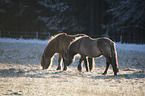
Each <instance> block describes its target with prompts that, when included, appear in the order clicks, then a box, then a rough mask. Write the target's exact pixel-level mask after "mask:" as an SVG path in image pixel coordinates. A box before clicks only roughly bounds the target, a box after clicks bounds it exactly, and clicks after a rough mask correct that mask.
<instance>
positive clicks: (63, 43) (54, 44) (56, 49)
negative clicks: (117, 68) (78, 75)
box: [41, 33, 93, 71]
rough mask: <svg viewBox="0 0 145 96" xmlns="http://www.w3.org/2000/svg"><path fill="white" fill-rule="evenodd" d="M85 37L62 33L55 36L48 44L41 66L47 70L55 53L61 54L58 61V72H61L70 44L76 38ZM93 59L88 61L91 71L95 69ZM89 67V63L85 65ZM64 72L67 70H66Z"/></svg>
mask: <svg viewBox="0 0 145 96" xmlns="http://www.w3.org/2000/svg"><path fill="white" fill-rule="evenodd" d="M79 36H85V35H84V34H77V35H67V34H66V33H60V34H58V35H56V36H54V37H53V38H52V39H50V41H49V42H48V44H47V46H46V48H45V49H44V52H43V54H42V57H41V66H42V67H43V69H47V68H48V67H49V66H50V62H51V58H52V57H53V55H54V54H55V53H58V54H59V59H58V67H57V70H61V66H62V65H61V60H62V59H63V57H64V52H65V51H66V50H67V48H68V46H69V44H70V42H72V41H73V40H74V39H75V38H76V37H79ZM92 60H93V59H91V58H89V59H88V61H89V63H90V71H91V70H92V69H93V64H92V62H91V61H92ZM85 65H87V63H86V64H85ZM64 70H66V69H65V68H64ZM86 71H88V67H86Z"/></svg>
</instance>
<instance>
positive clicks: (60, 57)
mask: <svg viewBox="0 0 145 96" xmlns="http://www.w3.org/2000/svg"><path fill="white" fill-rule="evenodd" d="M61 60H62V56H61V55H60V54H59V59H58V67H57V69H56V70H61V66H62V65H61Z"/></svg>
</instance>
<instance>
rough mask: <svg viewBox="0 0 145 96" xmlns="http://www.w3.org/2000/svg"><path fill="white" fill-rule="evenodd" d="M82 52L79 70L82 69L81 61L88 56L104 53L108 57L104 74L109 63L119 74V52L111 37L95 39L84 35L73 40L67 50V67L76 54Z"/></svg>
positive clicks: (115, 72) (65, 62)
mask: <svg viewBox="0 0 145 96" xmlns="http://www.w3.org/2000/svg"><path fill="white" fill-rule="evenodd" d="M78 53H79V54H80V55H81V58H80V61H79V65H78V70H79V71H81V70H82V64H81V62H82V61H83V60H85V58H86V57H90V58H94V57H100V56H101V55H103V56H104V57H105V58H106V69H105V71H104V73H103V75H106V74H107V70H108V68H109V65H110V64H111V65H112V67H113V71H114V75H117V72H118V71H119V67H118V61H117V52H116V48H115V43H114V42H113V41H112V40H110V39H109V38H105V37H101V38H96V39H93V38H91V37H89V36H88V37H86V36H85V37H82V38H80V39H78V40H76V41H74V42H72V43H71V44H70V45H69V47H68V49H67V51H66V52H65V57H64V59H65V60H64V65H65V67H66V69H67V66H69V65H70V64H71V63H72V59H73V57H74V55H75V54H78Z"/></svg>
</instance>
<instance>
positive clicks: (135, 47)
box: [0, 38, 145, 52]
mask: <svg viewBox="0 0 145 96" xmlns="http://www.w3.org/2000/svg"><path fill="white" fill-rule="evenodd" d="M48 41H49V40H38V39H12V38H0V42H7V43H38V44H47V43H48ZM115 44H116V48H117V50H126V51H128V50H129V51H138V52H145V44H126V43H124V44H121V43H118V42H116V43H115Z"/></svg>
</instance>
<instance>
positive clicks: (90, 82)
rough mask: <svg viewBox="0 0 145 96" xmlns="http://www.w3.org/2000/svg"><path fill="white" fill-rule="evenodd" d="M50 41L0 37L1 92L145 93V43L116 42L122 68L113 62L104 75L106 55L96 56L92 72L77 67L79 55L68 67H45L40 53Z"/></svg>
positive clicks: (47, 95)
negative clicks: (114, 67)
mask: <svg viewBox="0 0 145 96" xmlns="http://www.w3.org/2000/svg"><path fill="white" fill-rule="evenodd" d="M46 44H47V42H46V41H40V42H36V41H33V42H32V40H31V42H28V41H24V40H22V41H20V40H15V42H12V40H10V41H9V40H8V39H6V40H5V39H1V40H0V96H9V95H10V96H11V95H12V96H15V95H22V96H33V95H35V96H144V95H145V59H144V57H145V45H135V44H119V43H117V44H116V47H117V52H118V62H119V68H120V71H119V73H118V76H115V77H114V76H113V71H112V68H111V66H110V68H109V70H108V74H107V75H106V76H103V75H102V73H103V71H104V70H105V67H106V65H105V58H104V57H101V58H96V59H95V68H94V70H93V71H92V72H86V71H85V68H84V69H83V72H78V71H77V64H78V60H79V56H76V57H75V62H73V63H72V64H71V65H70V66H69V68H68V70H67V71H57V70H56V68H57V59H58V55H55V56H54V58H53V61H52V66H51V67H50V68H49V69H47V70H41V68H40V57H41V54H42V52H43V49H44V48H45V46H46Z"/></svg>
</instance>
